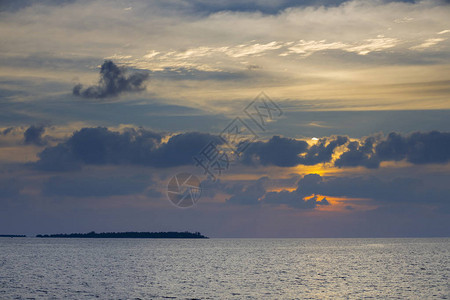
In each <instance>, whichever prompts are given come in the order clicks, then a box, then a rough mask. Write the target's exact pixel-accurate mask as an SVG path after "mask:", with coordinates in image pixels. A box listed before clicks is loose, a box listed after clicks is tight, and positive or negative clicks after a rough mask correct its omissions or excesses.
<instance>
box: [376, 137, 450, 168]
mask: <svg viewBox="0 0 450 300" xmlns="http://www.w3.org/2000/svg"><path fill="white" fill-rule="evenodd" d="M375 150H376V153H377V156H378V157H379V158H380V159H381V160H397V161H398V160H403V159H406V160H407V161H409V162H411V163H413V164H427V163H446V162H448V161H449V160H450V133H448V132H439V131H432V132H427V133H422V132H415V133H412V134H410V135H407V136H402V135H400V134H398V133H391V134H389V135H388V137H387V138H386V140H384V141H381V142H380V143H379V144H378V145H377V146H376V148H375Z"/></svg>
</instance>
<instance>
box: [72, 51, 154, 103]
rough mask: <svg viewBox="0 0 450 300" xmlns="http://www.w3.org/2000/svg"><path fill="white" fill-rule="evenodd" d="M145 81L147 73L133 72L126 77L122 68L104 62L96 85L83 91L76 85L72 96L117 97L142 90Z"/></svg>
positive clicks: (109, 62) (79, 85)
mask: <svg viewBox="0 0 450 300" xmlns="http://www.w3.org/2000/svg"><path fill="white" fill-rule="evenodd" d="M147 79H148V73H144V72H134V73H132V74H130V75H128V76H127V75H126V71H125V69H124V68H121V67H118V66H117V65H116V64H114V63H113V62H112V61H111V60H105V62H104V63H103V65H102V66H101V68H100V80H99V82H98V85H93V86H90V87H87V88H86V89H83V85H82V84H77V85H76V86H74V88H73V91H72V92H73V95H75V96H80V97H83V98H108V97H117V96H119V95H120V94H122V93H124V92H138V91H142V90H144V89H145V86H144V82H145V81H146V80H147Z"/></svg>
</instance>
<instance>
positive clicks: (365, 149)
mask: <svg viewBox="0 0 450 300" xmlns="http://www.w3.org/2000/svg"><path fill="white" fill-rule="evenodd" d="M375 142H376V140H375V138H374V137H369V138H367V139H365V140H364V141H363V143H362V144H360V143H359V142H357V141H354V142H350V143H349V144H348V145H347V151H346V152H344V153H342V154H341V156H340V157H339V158H338V159H337V160H336V161H335V163H334V164H335V165H336V166H337V167H356V166H364V167H366V168H369V169H373V168H378V167H379V165H380V160H379V159H378V157H377V156H376V155H375V153H374V144H375Z"/></svg>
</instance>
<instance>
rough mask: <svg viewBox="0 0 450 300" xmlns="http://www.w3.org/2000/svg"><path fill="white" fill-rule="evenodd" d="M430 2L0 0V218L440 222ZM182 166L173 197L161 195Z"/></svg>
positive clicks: (443, 42) (236, 226)
mask: <svg viewBox="0 0 450 300" xmlns="http://www.w3.org/2000/svg"><path fill="white" fill-rule="evenodd" d="M448 16H450V3H449V2H448V1H438V0H424V1H382V0H375V1H362V0H349V1H342V0H341V1H327V0H323V1H322V0H317V1H315V0H306V1H294V0H276V1H268V0H251V1H235V0H225V1H206V0H167V1H99V0H94V1H83V0H67V1H53V0H46V1H0V41H1V43H0V107H1V109H0V234H27V235H35V234H41V233H70V232H89V231H96V232H104V231H108V232H109V231H199V232H201V233H202V234H205V235H207V236H210V237H217V238H222V237H225V238H228V237H255V238H265V237H266V238H274V237H283V238H284V237H435V236H449V235H450V199H449V196H448V195H449V194H450V186H449V184H448V183H449V182H450V63H449V62H450V18H449V17H448ZM213 154H214V155H215V156H214V157H215V158H214V159H212V158H211V157H213ZM183 174H188V175H189V176H191V175H192V177H190V178H193V179H195V180H196V181H195V180H194V182H195V184H198V187H199V189H198V190H197V191H198V192H199V193H197V194H195V195H194V198H192V199H194V200H195V201H193V202H195V205H193V206H192V207H187V208H180V207H178V206H177V205H174V204H173V203H172V202H171V201H170V199H171V194H170V190H171V188H173V186H172V185H171V184H172V183H173V181H171V180H173V178H178V179H179V178H186V175H183ZM177 176H178V177H177ZM183 176H185V177H183ZM195 184H194V185H195ZM168 190H169V192H168Z"/></svg>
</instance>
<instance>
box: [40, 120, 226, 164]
mask: <svg viewBox="0 0 450 300" xmlns="http://www.w3.org/2000/svg"><path fill="white" fill-rule="evenodd" d="M161 139H162V136H161V135H160V134H158V133H155V132H152V131H149V130H145V129H137V130H136V129H128V130H126V131H124V132H123V133H119V132H115V131H111V130H109V129H107V128H103V127H97V128H83V129H81V130H79V131H76V132H75V133H74V134H73V135H72V136H71V137H70V138H69V139H68V140H67V141H65V142H62V143H59V144H58V145H56V146H53V147H47V148H46V149H44V150H43V151H42V152H41V153H39V161H38V162H37V163H36V167H38V168H39V169H41V170H47V171H68V170H74V169H79V168H81V166H82V165H106V164H113V165H120V164H136V165H146V166H153V167H161V168H164V167H173V166H180V165H188V164H191V163H193V159H192V157H193V156H194V155H196V154H198V153H199V152H200V150H201V149H202V148H203V147H204V146H205V145H206V144H207V143H208V142H209V141H216V143H218V144H220V140H219V138H218V137H216V136H212V135H209V134H204V133H197V132H192V133H182V134H178V135H174V136H172V137H170V138H169V140H168V141H167V143H161Z"/></svg>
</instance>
